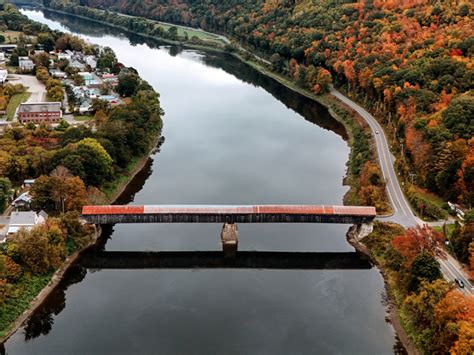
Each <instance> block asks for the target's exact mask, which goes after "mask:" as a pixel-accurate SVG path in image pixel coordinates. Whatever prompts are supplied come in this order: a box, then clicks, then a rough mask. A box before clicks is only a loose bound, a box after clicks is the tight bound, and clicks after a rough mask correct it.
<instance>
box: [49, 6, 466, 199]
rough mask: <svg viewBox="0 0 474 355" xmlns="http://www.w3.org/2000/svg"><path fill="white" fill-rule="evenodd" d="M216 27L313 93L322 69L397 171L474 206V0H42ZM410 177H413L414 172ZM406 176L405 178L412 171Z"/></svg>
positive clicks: (322, 75)
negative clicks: (385, 135) (376, 127)
mask: <svg viewBox="0 0 474 355" xmlns="http://www.w3.org/2000/svg"><path fill="white" fill-rule="evenodd" d="M46 3H47V5H48V4H50V5H53V6H55V7H60V8H65V7H68V6H72V5H78V4H80V5H86V6H91V7H96V8H101V9H107V10H114V11H119V12H122V13H126V14H131V15H138V16H144V17H148V18H152V19H158V20H164V21H170V22H175V23H181V24H186V25H190V26H196V27H201V28H204V29H207V30H211V31H216V32H221V33H225V34H227V35H229V36H230V37H232V38H233V39H235V40H238V41H239V42H240V43H241V44H242V45H244V46H245V47H247V48H249V49H252V50H253V51H254V52H256V53H259V54H260V55H262V56H265V57H266V58H267V59H269V60H270V61H271V62H272V65H273V69H274V70H276V71H278V72H280V73H282V74H284V75H287V76H289V77H291V78H292V79H293V80H294V81H295V82H296V83H297V84H298V85H300V86H302V87H305V88H307V89H309V90H312V91H313V92H314V93H319V92H320V91H322V90H324V88H325V85H324V83H325V82H327V80H328V71H329V72H330V74H331V76H332V80H333V82H334V83H335V84H336V85H338V86H342V87H344V88H345V89H346V90H347V91H348V92H350V93H351V94H352V95H353V96H356V97H358V99H359V101H360V102H362V103H364V104H365V106H366V107H367V108H369V109H371V110H372V112H373V113H375V114H376V115H377V116H378V117H380V119H381V120H382V121H383V122H384V123H385V124H386V125H387V127H388V129H389V131H390V132H391V136H392V139H393V140H394V143H396V144H395V146H397V147H398V149H399V151H400V156H401V159H400V160H399V168H400V170H401V171H402V173H404V174H405V176H406V177H408V176H411V177H412V178H413V179H414V181H415V182H416V183H417V184H418V185H419V186H421V187H423V188H426V189H428V190H430V191H432V192H435V193H437V194H439V195H440V196H442V197H443V198H444V199H447V200H456V201H458V202H461V203H464V204H466V205H472V204H473V203H474V138H473V136H474V91H472V90H473V89H474V68H473V66H474V4H473V3H472V2H471V1H468V0H466V1H463V0H445V1H442V0H441V1H440V0H437V1H435V0H386V1H383V0H375V1H373V0H366V1H365V0H361V1H358V2H352V1H350V0H299V1H298V0H145V1H126V0H69V1H57V0H46ZM413 173H415V175H413ZM410 174H411V175H410Z"/></svg>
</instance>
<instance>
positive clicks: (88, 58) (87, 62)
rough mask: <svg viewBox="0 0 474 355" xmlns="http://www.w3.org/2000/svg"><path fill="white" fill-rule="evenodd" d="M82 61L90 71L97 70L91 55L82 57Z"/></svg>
mask: <svg viewBox="0 0 474 355" xmlns="http://www.w3.org/2000/svg"><path fill="white" fill-rule="evenodd" d="M84 61H85V62H86V64H87V65H89V66H90V67H91V68H92V69H95V68H97V60H96V59H95V57H94V56H93V55H86V56H85V57H84Z"/></svg>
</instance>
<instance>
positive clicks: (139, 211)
mask: <svg viewBox="0 0 474 355" xmlns="http://www.w3.org/2000/svg"><path fill="white" fill-rule="evenodd" d="M82 216H83V218H84V219H85V220H86V221H87V222H89V223H94V224H115V223H346V224H363V223H370V222H371V221H372V220H373V219H374V218H375V216H376V211H375V208H374V207H362V206H328V205H251V206H222V205H219V206H212V205H192V206H186V205H184V206H182V205H173V206H161V205H160V206H153V205H142V206H133V205H126V206H120V205H111V206H84V208H83V210H82Z"/></svg>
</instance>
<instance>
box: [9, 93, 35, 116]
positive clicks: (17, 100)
mask: <svg viewBox="0 0 474 355" xmlns="http://www.w3.org/2000/svg"><path fill="white" fill-rule="evenodd" d="M30 95H31V93H29V92H22V93H21V94H16V95H13V96H12V98H11V99H10V102H9V103H8V106H7V121H11V120H13V116H14V115H15V111H16V109H17V107H18V106H19V105H20V104H21V103H22V102H25V101H26V100H28V98H29V97H30Z"/></svg>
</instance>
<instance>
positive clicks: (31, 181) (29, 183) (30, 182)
mask: <svg viewBox="0 0 474 355" xmlns="http://www.w3.org/2000/svg"><path fill="white" fill-rule="evenodd" d="M35 181H36V180H35V179H26V180H24V181H23V187H24V188H27V187H28V188H29V187H31V186H33V184H34V183H35Z"/></svg>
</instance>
